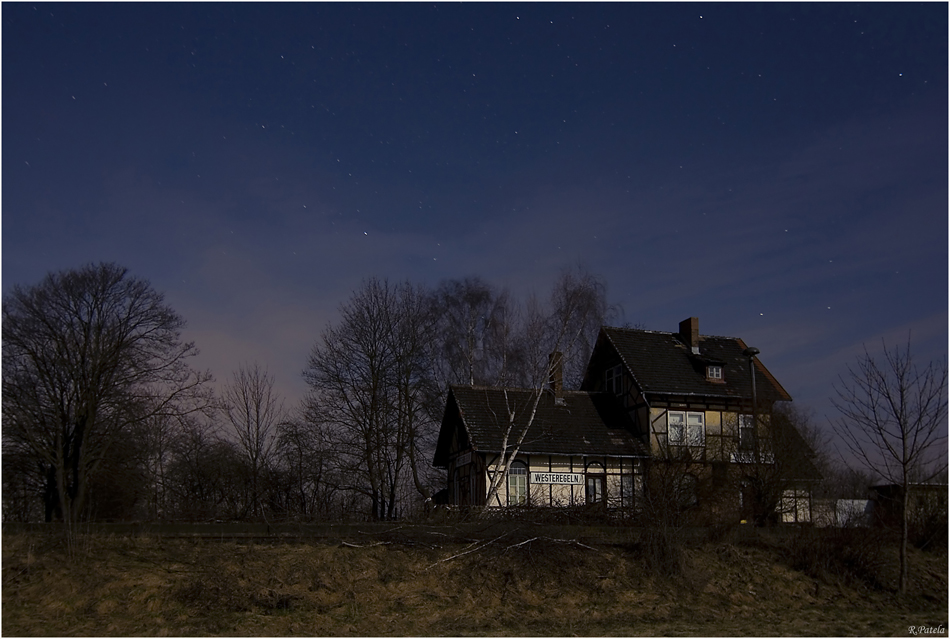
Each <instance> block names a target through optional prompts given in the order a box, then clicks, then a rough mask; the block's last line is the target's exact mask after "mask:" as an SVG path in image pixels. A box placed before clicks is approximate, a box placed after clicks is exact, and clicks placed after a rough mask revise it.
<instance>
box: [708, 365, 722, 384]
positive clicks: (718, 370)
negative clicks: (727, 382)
mask: <svg viewBox="0 0 950 639" xmlns="http://www.w3.org/2000/svg"><path fill="white" fill-rule="evenodd" d="M706 379H710V380H715V381H717V382H721V381H722V366H707V367H706Z"/></svg>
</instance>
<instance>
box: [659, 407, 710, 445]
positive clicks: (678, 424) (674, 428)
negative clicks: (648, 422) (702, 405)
mask: <svg viewBox="0 0 950 639" xmlns="http://www.w3.org/2000/svg"><path fill="white" fill-rule="evenodd" d="M666 436H667V440H668V441H669V443H670V445H671V446H683V445H686V446H702V445H703V444H704V443H705V441H706V419H705V414H704V413H692V412H684V411H673V410H671V411H669V412H668V413H667V414H666Z"/></svg>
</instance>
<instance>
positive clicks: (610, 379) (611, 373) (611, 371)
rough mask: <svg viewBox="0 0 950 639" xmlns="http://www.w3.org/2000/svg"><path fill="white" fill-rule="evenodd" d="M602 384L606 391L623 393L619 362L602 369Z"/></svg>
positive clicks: (616, 393) (617, 393) (615, 393)
mask: <svg viewBox="0 0 950 639" xmlns="http://www.w3.org/2000/svg"><path fill="white" fill-rule="evenodd" d="M604 386H605V388H606V389H607V392H608V393H613V394H614V395H620V394H622V393H623V372H622V369H621V367H620V365H619V364H618V365H617V366H613V367H611V368H608V369H607V370H606V371H604Z"/></svg>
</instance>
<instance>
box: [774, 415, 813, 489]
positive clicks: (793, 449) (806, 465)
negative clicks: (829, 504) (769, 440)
mask: <svg viewBox="0 0 950 639" xmlns="http://www.w3.org/2000/svg"><path fill="white" fill-rule="evenodd" d="M771 426H772V428H773V429H774V435H773V437H775V440H774V441H775V445H776V446H777V447H778V448H779V449H780V450H778V451H776V452H777V453H778V454H779V455H781V457H782V463H781V466H782V475H783V476H784V478H785V479H787V480H790V481H808V482H816V481H821V479H822V474H821V471H819V470H818V467H817V466H815V462H814V456H815V453H814V451H812V449H811V446H809V445H808V443H807V442H806V441H805V438H804V437H802V434H801V433H800V432H799V430H798V429H797V428H796V427H795V425H794V424H792V423H791V422H790V421H789V420H788V419H785V418H783V417H782V416H781V415H774V414H773V416H772V421H771Z"/></svg>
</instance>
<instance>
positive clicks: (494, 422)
mask: <svg viewBox="0 0 950 639" xmlns="http://www.w3.org/2000/svg"><path fill="white" fill-rule="evenodd" d="M529 420H530V426H528V427H527V432H526V436H525V438H524V440H523V441H522V442H521V445H520V446H519V451H518V454H517V456H516V457H515V458H514V459H513V460H511V463H510V467H509V468H508V473H507V477H504V478H503V480H502V481H501V483H500V485H499V488H498V490H497V491H496V492H495V495H494V496H492V497H491V499H489V492H490V490H489V489H490V483H491V479H492V477H494V475H495V474H496V473H504V467H503V464H505V463H506V462H507V461H509V460H508V459H507V458H506V456H505V453H509V452H510V451H511V450H512V449H513V446H514V444H515V440H516V438H517V437H518V436H519V434H520V433H521V432H522V431H524V430H525V427H526V426H527V425H528V421H529ZM506 434H507V436H508V438H507V441H506V437H505V436H506ZM508 456H510V454H509V455H508ZM647 458H648V454H647V451H646V449H645V447H644V446H643V444H642V443H641V442H640V441H639V440H638V439H637V438H636V437H635V436H634V434H633V431H632V429H631V428H630V423H629V417H628V416H627V415H626V414H625V413H624V412H623V411H622V410H619V405H618V404H617V403H616V401H615V400H614V398H613V397H611V396H610V395H608V394H607V393H599V392H594V393H590V392H587V391H564V392H560V393H555V392H554V391H553V390H550V389H547V390H541V391H538V390H535V389H511V388H493V387H485V386H451V387H450V388H449V396H448V401H447V405H446V410H445V415H444V417H443V421H442V429H441V431H440V435H439V441H438V445H437V447H436V453H435V459H434V462H435V465H436V466H437V467H442V468H445V469H446V471H447V473H448V486H447V488H448V491H447V492H448V502H449V503H450V504H455V505H461V506H491V507H510V506H580V505H584V504H603V505H604V506H605V507H609V508H633V507H634V506H635V503H636V499H637V493H638V492H640V491H642V478H643V473H644V461H645V460H646V459H647Z"/></svg>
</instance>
